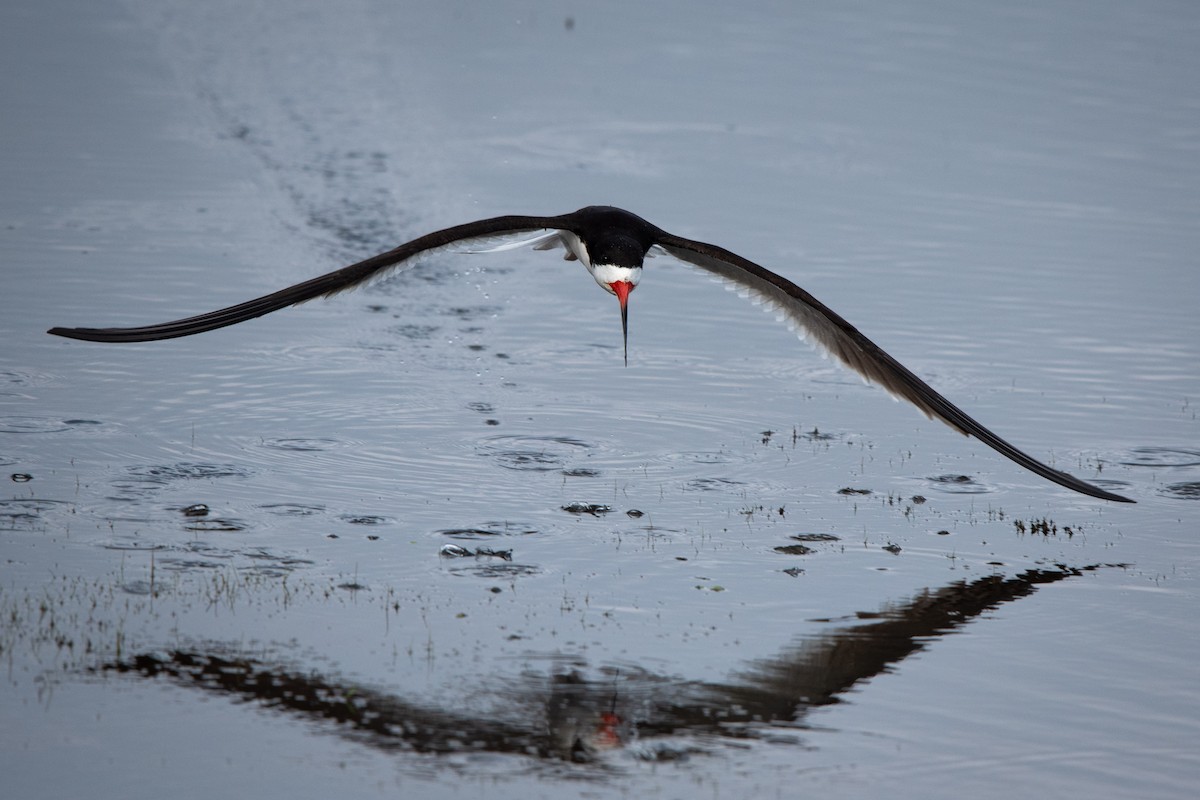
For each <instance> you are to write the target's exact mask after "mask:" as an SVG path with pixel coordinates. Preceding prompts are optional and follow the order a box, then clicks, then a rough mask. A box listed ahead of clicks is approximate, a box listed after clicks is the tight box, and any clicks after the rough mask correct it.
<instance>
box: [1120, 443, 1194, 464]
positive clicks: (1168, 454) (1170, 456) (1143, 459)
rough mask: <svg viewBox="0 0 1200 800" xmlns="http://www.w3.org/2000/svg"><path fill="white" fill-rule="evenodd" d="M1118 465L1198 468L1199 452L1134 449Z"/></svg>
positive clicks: (1172, 449) (1176, 449)
mask: <svg viewBox="0 0 1200 800" xmlns="http://www.w3.org/2000/svg"><path fill="white" fill-rule="evenodd" d="M1130 453H1131V455H1130V456H1128V457H1126V458H1125V459H1123V460H1122V461H1121V462H1120V463H1122V464H1124V465H1125V466H1128V467H1200V450H1188V449H1185V448H1182V447H1135V448H1133V450H1131V451H1130Z"/></svg>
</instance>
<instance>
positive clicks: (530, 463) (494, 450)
mask: <svg viewBox="0 0 1200 800" xmlns="http://www.w3.org/2000/svg"><path fill="white" fill-rule="evenodd" d="M476 449H477V452H479V454H480V455H483V456H487V457H488V458H491V459H492V460H493V461H495V462H496V464H497V465H498V466H501V467H504V468H505V469H515V470H526V471H531V472H551V471H553V470H559V469H562V468H564V467H565V466H566V465H567V464H568V463H570V462H571V461H572V460H574V459H575V458H578V457H579V456H580V455H581V454H583V455H586V454H588V452H589V451H592V450H594V449H596V445H593V444H590V443H589V442H585V441H583V440H581V439H575V438H572V437H570V436H493V437H490V438H488V439H485V440H484V441H483V442H481V443H480V444H479V445H477V448H476Z"/></svg>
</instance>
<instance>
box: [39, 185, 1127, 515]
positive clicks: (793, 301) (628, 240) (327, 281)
mask: <svg viewBox="0 0 1200 800" xmlns="http://www.w3.org/2000/svg"><path fill="white" fill-rule="evenodd" d="M520 247H532V248H533V249H535V250H553V249H556V248H559V247H561V248H562V249H563V251H564V258H565V259H566V260H568V261H579V262H580V263H581V264H582V265H583V266H584V267H586V268H587V271H588V272H589V273H590V274H591V276H592V278H593V279H594V280H595V281H596V283H597V284H599V286H600V288H602V289H604V290H605V291H606V292H608V293H609V294H611V295H614V296H615V297H616V298H617V302H618V303H619V304H620V309H621V336H622V340H623V342H624V345H625V363H626V365H628V363H629V295H630V294H631V293H632V292H633V290H634V289H635V288H636V287H637V285H638V283H639V281H640V280H641V278H642V271H643V269H644V266H645V260H646V258H647V257H648V256H654V255H662V254H665V255H668V256H671V257H673V258H675V259H676V260H678V261H680V262H683V263H684V264H686V265H688V266H691V267H696V268H699V269H700V270H702V271H704V272H707V273H709V274H711V275H714V276H716V277H717V278H720V279H721V280H723V281H724V282H726V283H727V284H730V285H731V286H732V287H733V288H736V289H738V290H739V291H741V292H742V293H743V294H746V295H748V296H749V297H751V299H753V300H755V301H757V302H759V303H760V304H762V305H764V306H766V307H767V308H768V309H770V310H774V311H775V312H776V313H777V314H778V315H779V316H781V317H782V319H783V320H784V321H786V322H787V323H789V325H791V326H792V327H793V328H794V329H795V330H796V331H797V332H798V333H799V334H800V335H801V337H802V338H806V339H808V340H809V341H810V342H812V343H813V344H814V345H815V346H817V347H818V348H819V349H821V350H823V351H824V352H825V353H826V354H828V355H830V356H832V357H834V358H836V359H837V360H838V361H840V362H841V363H842V364H843V365H844V366H846V367H848V368H849V369H850V370H852V371H854V372H856V373H858V374H859V375H860V376H861V377H862V378H863V379H864V380H865V381H867V382H868V383H874V384H877V385H879V386H880V387H882V388H883V389H884V390H886V391H887V392H889V393H890V394H892V395H893V396H894V397H896V398H897V399H902V400H906V401H908V402H910V403H912V404H913V405H915V406H916V407H917V408H918V409H919V410H920V411H922V412H924V413H925V414H926V415H927V416H928V417H930V418H931V419H937V420H941V421H942V422H944V423H946V424H947V425H949V426H950V427H951V428H953V429H954V430H957V431H958V432H959V433H962V434H964V435H966V436H969V437H972V436H973V437H975V438H976V439H978V440H979V441H981V442H983V443H984V444H986V445H988V446H989V447H991V448H992V449H994V450H996V451H997V452H999V453H1000V454H1001V455H1004V456H1006V457H1007V458H1009V459H1011V460H1012V461H1014V462H1016V463H1017V464H1019V465H1021V466H1022V467H1024V468H1025V469H1027V470H1029V471H1031V472H1033V473H1035V474H1037V475H1040V476H1041V477H1043V478H1045V479H1047V480H1050V481H1053V482H1054V483H1056V484H1058V485H1059V486H1063V487H1065V488H1067V489H1071V490H1073V491H1076V492H1080V493H1082V494H1085V495H1089V496H1091V497H1095V498H1098V499H1102V500H1109V501H1112V502H1117V503H1133V502H1135V501H1134V500H1131V499H1130V498H1128V497H1123V496H1121V495H1119V494H1115V493H1113V492H1109V491H1107V490H1105V489H1102V488H1100V487H1099V486H1095V485H1093V484H1090V483H1087V482H1086V481H1083V480H1080V479H1079V478H1076V477H1075V476H1073V475H1069V474H1067V473H1066V472H1062V471H1060V470H1057V469H1054V468H1052V467H1050V466H1047V465H1046V464H1043V463H1042V462H1040V461H1038V460H1037V459H1035V458H1033V457H1032V456H1030V455H1028V454H1027V453H1025V452H1023V451H1021V450H1019V449H1017V448H1016V447H1015V446H1013V445H1011V444H1009V443H1008V442H1007V441H1005V440H1004V439H1001V438H1000V437H999V436H997V435H996V434H994V433H992V432H991V431H990V430H988V429H987V428H986V427H984V426H983V425H981V424H980V423H978V422H976V421H975V420H974V419H972V418H971V417H970V416H969V415H967V414H966V412H964V411H962V410H961V409H960V408H958V407H957V406H956V405H954V404H953V403H951V402H950V401H949V400H947V399H946V398H945V397H943V396H942V395H941V394H940V393H939V392H937V391H936V390H934V389H933V388H932V387H930V386H929V384H927V383H926V382H925V381H923V380H922V379H921V378H919V377H917V376H916V375H915V374H914V373H913V372H911V371H910V370H909V369H908V368H907V367H905V366H904V365H903V364H901V363H900V362H899V361H897V360H896V359H894V358H893V357H892V356H890V355H888V353H887V352H885V351H884V350H883V349H882V348H881V347H879V346H878V345H877V344H875V343H874V342H873V341H871V340H870V339H868V338H867V337H866V336H865V335H864V334H863V333H862V332H860V331H859V330H858V328H856V327H854V326H853V325H851V324H850V323H849V322H847V321H846V320H845V319H843V318H842V317H841V316H840V315H838V314H837V313H836V312H834V311H833V310H832V309H830V308H829V307H828V306H826V305H825V304H824V303H822V302H821V301H819V300H818V299H817V298H815V297H813V296H812V295H811V294H809V293H808V292H807V291H805V290H804V289H802V288H800V287H799V286H797V285H796V284H795V283H793V282H792V281H790V280H788V279H787V278H785V277H783V276H782V275H778V274H776V273H774V272H771V271H770V270H768V269H766V268H765V267H762V266H759V265H758V264H756V263H754V262H753V261H750V260H749V259H747V258H743V257H742V256H740V255H737V254H736V253H733V252H731V251H729V250H726V249H725V248H723V247H719V246H717V245H713V244H706V243H704V242H700V241H696V240H694V239H688V238H685V237H683V236H677V235H675V234H672V233H668V232H667V231H665V230H663V229H662V228H659V227H658V226H656V225H654V224H652V223H650V222H648V221H646V220H645V219H643V218H641V217H639V216H637V215H636V214H633V213H632V212H629V211H625V210H624V209H620V208H616V207H614V206H587V207H585V208H581V209H579V210H578V211H574V212H571V213H569V214H560V215H557V216H528V215H504V216H497V217H489V218H487V219H481V220H476V221H474V222H466V223H463V224H461V225H454V226H452V227H449V228H444V229H442V230H438V231H434V232H433V233H428V234H425V235H424V236H420V237H418V238H416V239H413V240H412V241H409V242H406V243H404V244H402V245H400V246H399V247H396V248H394V249H392V250H389V251H387V252H385V253H380V254H379V255H376V256H372V257H370V258H367V259H364V260H362V261H359V262H357V263H355V264H351V265H349V266H346V267H342V268H341V269H338V270H334V271H333V272H330V273H327V274H325V275H320V276H318V277H316V278H312V279H310V280H307V281H304V282H303V283H298V284H296V285H295V286H289V287H287V288H286V289H280V290H279V291H277V292H272V293H271V294H268V295H264V296H262V297H258V298H255V299H253V300H248V301H246V302H244V303H239V304H237V305H234V306H229V307H227V308H222V309H218V310H216V311H210V312H208V313H207V314H199V315H197V316H192V317H187V318H185V319H178V320H173V321H171V322H164V323H160V324H157V325H147V326H143V327H135V328H64V327H55V328H51V329H50V330H49V331H47V332H48V333H50V334H53V335H55V336H65V337H67V338H71V339H81V340H84V341H91V342H150V341H157V340H161V339H173V338H176V337H180V336H191V335H193V334H197V333H203V332H205V331H211V330H215V329H217V328H223V327H225V326H227V325H236V324H237V323H239V322H245V321H246V320H249V319H254V318H255V317H261V316H262V315H264V314H269V313H271V312H272V311H278V310H279V309H281V308H286V307H288V306H293V305H296V304H298V303H303V302H305V301H307V300H312V299H314V298H317V297H331V296H333V295H336V294H338V293H340V292H343V291H345V290H347V289H352V288H354V287H357V286H361V285H362V284H364V283H367V282H369V281H371V280H372V279H375V278H378V277H380V276H382V275H384V274H387V273H389V272H393V271H396V270H400V269H405V268H408V267H411V266H412V265H413V264H414V263H415V262H416V261H418V260H419V259H420V258H422V257H426V256H431V255H434V254H437V253H445V252H450V251H457V252H468V253H489V252H501V251H506V250H513V249H516V248H520Z"/></svg>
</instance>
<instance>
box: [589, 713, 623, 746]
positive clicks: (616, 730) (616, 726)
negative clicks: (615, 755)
mask: <svg viewBox="0 0 1200 800" xmlns="http://www.w3.org/2000/svg"><path fill="white" fill-rule="evenodd" d="M620 728H621V718H620V717H618V716H617V715H616V714H614V713H612V712H611V711H609V712H605V713H603V714H601V715H600V721H599V722H598V723H596V734H595V736H593V737H592V747H595V748H596V749H597V750H611V749H612V748H614V747H620V746H621V731H620Z"/></svg>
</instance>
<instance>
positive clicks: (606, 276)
mask: <svg viewBox="0 0 1200 800" xmlns="http://www.w3.org/2000/svg"><path fill="white" fill-rule="evenodd" d="M588 271H590V272H591V273H592V277H593V278H595V279H596V283H598V284H600V288H602V289H604V290H605V291H606V292H608V293H609V294H616V292H614V291H613V289H612V286H611V285H610V284H613V283H616V282H617V281H625V282H627V283H629V284H631V285H633V286H637V285H638V281H640V280H641V279H642V268H641V267H614V266H613V265H612V264H592V265H590V266H589V267H588Z"/></svg>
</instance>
